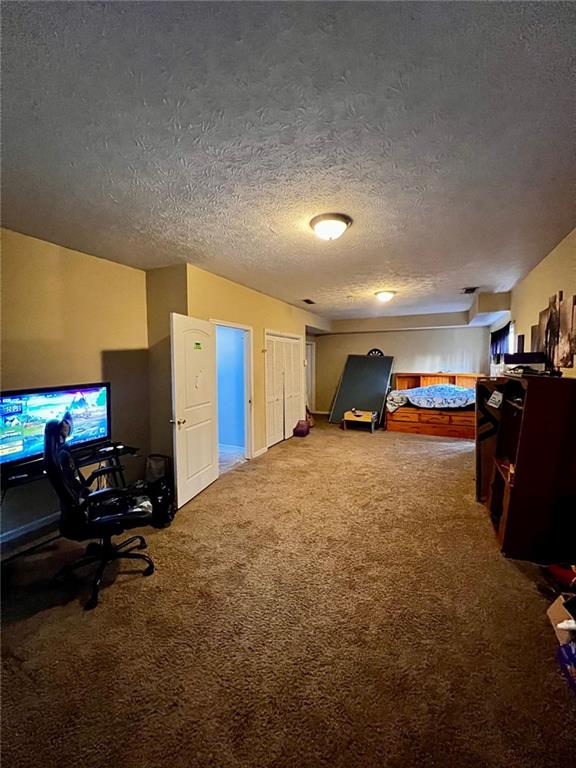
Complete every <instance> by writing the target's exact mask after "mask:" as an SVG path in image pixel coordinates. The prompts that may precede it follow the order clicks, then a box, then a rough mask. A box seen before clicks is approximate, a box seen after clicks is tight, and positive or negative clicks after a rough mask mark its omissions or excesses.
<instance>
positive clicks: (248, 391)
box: [210, 317, 254, 460]
mask: <svg viewBox="0 0 576 768" xmlns="http://www.w3.org/2000/svg"><path fill="white" fill-rule="evenodd" d="M210 322H211V323H212V324H213V325H214V326H216V325H223V326H225V327H226V328H237V329H238V330H239V331H245V335H244V403H245V406H244V458H246V459H248V460H250V459H253V458H254V367H253V366H254V353H253V347H254V345H253V335H254V333H253V328H252V326H251V325H242V323H231V322H228V321H227V320H216V319H214V318H212V317H211V318H210ZM216 333H217V332H216V329H214V334H215V338H216V390H218V336H217V335H216ZM217 412H218V411H217Z"/></svg>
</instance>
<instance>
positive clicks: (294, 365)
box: [284, 339, 302, 440]
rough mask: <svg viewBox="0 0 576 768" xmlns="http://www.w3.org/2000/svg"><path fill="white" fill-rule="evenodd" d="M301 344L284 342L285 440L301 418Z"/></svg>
mask: <svg viewBox="0 0 576 768" xmlns="http://www.w3.org/2000/svg"><path fill="white" fill-rule="evenodd" d="M301 362H302V361H301V359H300V344H299V342H298V341H296V340H295V339H285V340H284V439H285V440H286V439H287V438H289V437H292V432H293V430H294V427H295V426H296V423H297V422H298V419H300V418H301V416H300V400H301V396H302V381H301V379H302V366H301Z"/></svg>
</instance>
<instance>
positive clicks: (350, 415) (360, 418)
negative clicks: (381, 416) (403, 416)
mask: <svg viewBox="0 0 576 768" xmlns="http://www.w3.org/2000/svg"><path fill="white" fill-rule="evenodd" d="M377 421H378V411H346V412H345V414H344V416H343V417H342V428H343V429H347V427H348V425H349V424H358V423H360V424H368V426H369V427H370V432H374V430H375V429H376V423H377Z"/></svg>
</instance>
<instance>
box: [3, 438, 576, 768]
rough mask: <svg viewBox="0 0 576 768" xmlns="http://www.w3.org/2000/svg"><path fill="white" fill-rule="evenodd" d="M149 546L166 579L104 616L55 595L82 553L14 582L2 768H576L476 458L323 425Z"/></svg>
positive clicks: (62, 551) (30, 568)
mask: <svg viewBox="0 0 576 768" xmlns="http://www.w3.org/2000/svg"><path fill="white" fill-rule="evenodd" d="M149 542H150V553H151V554H152V555H153V557H154V559H155V561H156V566H157V572H156V573H155V574H154V576H152V577H150V578H148V579H145V578H142V577H141V576H138V575H135V574H119V575H118V576H117V577H116V580H115V583H114V584H111V585H110V586H109V587H108V588H106V589H105V590H104V593H103V597H102V602H101V605H100V606H99V607H98V608H97V609H96V610H95V611H93V612H88V613H85V612H84V611H83V610H82V609H81V604H80V602H79V601H80V593H81V586H82V582H79V583H78V584H77V585H76V587H77V591H76V592H74V591H72V590H69V591H68V592H66V591H60V590H59V589H58V588H57V587H55V586H53V585H52V584H51V583H50V581H49V578H50V575H51V574H52V573H53V572H54V571H55V570H56V568H57V567H58V566H59V565H60V564H61V563H62V562H63V561H64V559H65V558H67V557H70V556H71V555H72V554H73V552H74V550H73V547H72V545H64V544H63V543H59V544H58V545H57V546H55V547H53V548H51V549H49V550H46V551H44V552H42V553H38V554H36V555H35V556H33V557H28V558H25V559H20V560H19V561H15V562H13V563H12V564H11V565H10V568H9V569H7V572H6V574H5V589H6V599H5V605H4V607H5V617H4V646H3V661H4V668H3V696H2V699H3V700H2V716H3V733H2V736H3V758H4V762H3V765H5V766H10V767H11V768H23V767H24V766H42V767H43V768H52V767H53V766H54V767H55V766H58V767H59V768H68V766H74V768H77V767H78V766H81V767H82V768H96V767H98V768H100V767H104V766H109V767H111V768H124V767H126V768H164V766H165V767H166V768H193V767H195V766H202V767H203V768H204V767H208V766H210V767H214V768H228V766H230V767H231V768H232V767H233V768H240V767H242V768H248V767H250V768H252V767H254V768H264V767H266V768H272V767H273V768H287V767H288V766H290V767H291V768H292V767H294V768H296V767H300V766H303V767H304V768H308V767H309V768H313V767H315V766H330V768H334V767H346V768H376V767H380V766H386V767H387V768H388V767H393V768H400V767H402V768H405V767H408V768H410V767H411V766H418V768H421V767H422V766H425V767H427V766H454V767H455V768H456V767H457V768H468V766H470V768H472V766H473V768H478V766H482V768H496V767H500V766H502V767H504V766H506V768H516V767H518V768H531V767H532V766H533V767H534V768H548V767H550V768H552V766H554V768H560V767H561V766H568V765H574V762H573V761H574V755H575V750H576V706H575V705H576V701H574V699H573V697H572V696H571V694H570V692H569V690H568V688H567V686H566V684H565V683H564V681H563V680H562V679H561V677H560V674H559V671H558V669H557V666H556V662H555V658H554V653H555V650H556V640H555V637H554V634H553V632H552V629H551V627H550V625H549V623H548V620H547V618H546V615H545V610H546V607H547V604H548V601H547V600H546V599H545V598H544V597H543V596H542V595H541V594H540V593H539V592H538V590H537V589H536V586H535V584H534V581H533V574H534V572H536V571H535V569H533V568H531V567H528V566H525V565H521V564H518V563H513V562H510V561H506V560H505V559H504V558H502V557H501V555H500V554H499V553H498V551H497V549H496V545H495V541H494V537H493V535H492V531H491V528H490V525H489V523H488V520H487V517H486V513H485V510H484V508H483V507H481V506H479V505H477V504H476V503H475V502H474V484H473V445H472V444H471V443H470V442H468V441H456V440H449V439H444V438H431V437H419V436H415V435H402V434H387V433H384V432H379V433H376V434H375V435H370V434H363V433H360V432H355V431H348V432H346V433H344V432H341V431H340V430H338V429H337V428H335V427H329V426H326V425H319V426H318V427H317V428H316V429H315V430H313V433H312V434H311V435H310V436H309V437H307V438H305V439H301V440H298V439H293V440H290V441H289V442H287V443H284V444H282V445H279V446H277V447H275V448H274V449H272V450H271V451H269V452H268V453H267V454H266V455H265V456H263V457H262V458H260V459H257V460H256V461H253V462H248V463H246V464H243V465H242V466H240V467H239V468H237V469H235V470H233V471H231V472H229V473H227V474H226V475H225V476H224V477H222V478H221V479H220V480H219V481H218V482H217V483H216V484H214V485H213V486H212V487H210V488H209V489H207V490H206V491H205V492H204V493H203V494H201V495H200V496H199V497H198V498H197V499H196V500H194V501H193V502H192V503H191V504H189V505H188V506H187V507H186V508H184V509H183V510H181V512H180V513H179V515H178V517H177V518H176V521H175V522H174V524H173V526H172V527H171V528H170V529H168V530H166V531H158V532H155V531H152V532H151V533H150V534H149ZM113 576H114V574H113V573H112V574H111V577H112V578H113ZM81 596H82V599H84V597H85V592H84V593H82V594H81Z"/></svg>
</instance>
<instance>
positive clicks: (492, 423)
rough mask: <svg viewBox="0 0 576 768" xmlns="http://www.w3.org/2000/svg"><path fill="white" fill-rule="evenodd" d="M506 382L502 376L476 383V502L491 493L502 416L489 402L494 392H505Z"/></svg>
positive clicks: (487, 377) (479, 380) (499, 409)
mask: <svg viewBox="0 0 576 768" xmlns="http://www.w3.org/2000/svg"><path fill="white" fill-rule="evenodd" d="M506 381H507V379H505V378H504V377H502V376H483V377H481V378H480V379H478V380H477V382H476V500H477V501H481V502H485V501H486V499H487V498H488V494H489V492H490V485H491V483H492V473H493V469H494V456H495V455H496V443H497V439H498V428H499V426H500V416H501V414H502V409H501V408H500V407H499V406H498V407H497V406H494V405H491V404H489V400H490V398H491V397H492V395H493V394H494V392H499V393H503V392H504V385H505V383H506Z"/></svg>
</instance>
